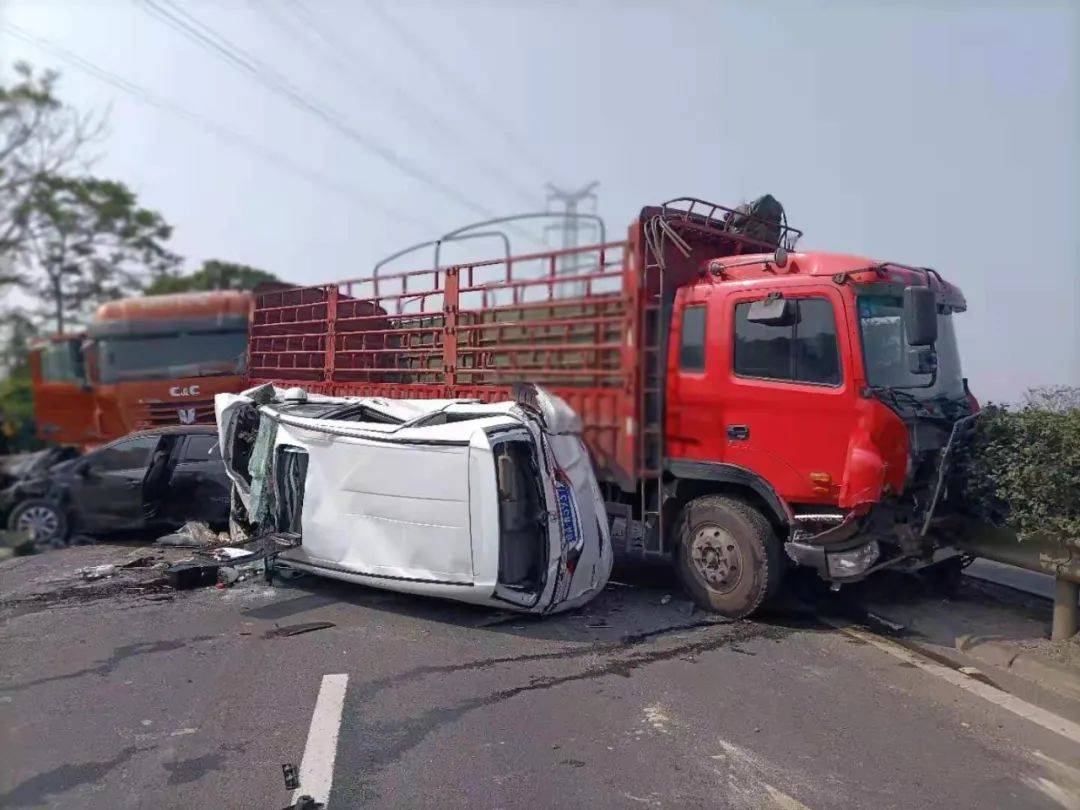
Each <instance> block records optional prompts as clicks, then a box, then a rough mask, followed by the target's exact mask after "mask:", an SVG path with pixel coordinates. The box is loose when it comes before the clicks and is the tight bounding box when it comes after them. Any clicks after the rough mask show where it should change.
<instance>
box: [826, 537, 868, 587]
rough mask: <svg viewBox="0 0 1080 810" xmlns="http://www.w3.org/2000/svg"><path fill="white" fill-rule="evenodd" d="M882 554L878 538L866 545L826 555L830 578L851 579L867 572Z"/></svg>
mask: <svg viewBox="0 0 1080 810" xmlns="http://www.w3.org/2000/svg"><path fill="white" fill-rule="evenodd" d="M880 556H881V548H880V547H879V546H878V543H877V540H871V541H870V542H869V543H867V544H866V545H864V546H859V547H858V548H852V549H848V550H847V551H835V552H831V553H829V554H826V555H825V559H826V560H827V561H828V571H829V579H850V578H852V577H857V576H861V575H863V574H865V573H866V571H867V569H868V568H870V566H872V565H873V564H874V563H875V562H877V560H878V558H879V557H880Z"/></svg>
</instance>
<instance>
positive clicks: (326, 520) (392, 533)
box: [279, 437, 473, 583]
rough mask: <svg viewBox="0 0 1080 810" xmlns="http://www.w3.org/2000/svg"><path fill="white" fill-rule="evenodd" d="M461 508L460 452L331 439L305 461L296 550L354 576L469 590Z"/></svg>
mask: <svg viewBox="0 0 1080 810" xmlns="http://www.w3.org/2000/svg"><path fill="white" fill-rule="evenodd" d="M279 441H280V439H279ZM469 507H470V502H469V447H468V446H446V445H429V446H424V445H417V444H407V445H397V444H388V443H380V442H371V441H365V440H363V439H357V438H343V437H337V438H335V439H334V440H333V441H332V442H325V443H321V442H320V446H319V447H317V449H313V451H312V452H311V453H310V456H309V461H308V472H307V483H306V486H305V492H304V514H303V524H302V525H303V536H304V540H303V549H304V551H305V552H306V554H307V556H309V557H310V558H311V559H312V561H316V562H317V561H324V562H330V563H333V564H335V565H339V566H343V567H345V568H347V569H349V570H352V571H356V572H362V573H370V574H374V575H378V576H383V577H395V578H404V579H422V580H438V581H443V582H455V583H471V582H472V581H473V553H472V540H471V528H470V515H469V511H470V510H469Z"/></svg>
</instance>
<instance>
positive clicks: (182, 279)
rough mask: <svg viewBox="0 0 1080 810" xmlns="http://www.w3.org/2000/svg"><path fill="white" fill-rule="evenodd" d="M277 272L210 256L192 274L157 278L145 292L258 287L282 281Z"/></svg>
mask: <svg viewBox="0 0 1080 810" xmlns="http://www.w3.org/2000/svg"><path fill="white" fill-rule="evenodd" d="M280 283H281V279H279V278H278V277H277V276H275V275H274V274H273V273H268V272H266V271H265V270H259V269H258V268H257V267H249V266H248V265H246V264H235V263H233V262H223V261H219V260H217V259H208V260H207V261H205V262H203V265H202V267H200V268H199V269H198V270H196V271H195V272H194V273H191V274H190V275H181V274H180V273H175V272H169V273H164V274H161V275H159V276H158V277H157V278H155V279H154V280H153V281H152V282H151V283H150V284H149V286H147V287H146V289H145V290H144V292H145V293H146V294H147V295H162V294H165V293H179V292H193V291H201V290H254V289H255V288H256V287H258V286H259V285H261V284H280Z"/></svg>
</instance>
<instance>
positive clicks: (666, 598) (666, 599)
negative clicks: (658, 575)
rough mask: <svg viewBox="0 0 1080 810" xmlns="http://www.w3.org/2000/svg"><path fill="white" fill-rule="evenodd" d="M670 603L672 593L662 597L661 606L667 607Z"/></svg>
mask: <svg viewBox="0 0 1080 810" xmlns="http://www.w3.org/2000/svg"><path fill="white" fill-rule="evenodd" d="M670 602H671V594H670V593H665V594H664V595H663V596H662V597H660V604H661V605H667V604H669V603H670Z"/></svg>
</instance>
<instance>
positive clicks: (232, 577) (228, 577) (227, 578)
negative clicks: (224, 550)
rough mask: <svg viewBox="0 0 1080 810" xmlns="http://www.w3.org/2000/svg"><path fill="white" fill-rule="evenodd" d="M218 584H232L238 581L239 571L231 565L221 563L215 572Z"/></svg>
mask: <svg viewBox="0 0 1080 810" xmlns="http://www.w3.org/2000/svg"><path fill="white" fill-rule="evenodd" d="M217 578H218V585H232V584H233V583H235V582H237V581H239V579H240V572H239V571H237V570H236V569H235V568H233V567H232V566H231V565H223V566H221V568H219V569H218V572H217Z"/></svg>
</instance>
